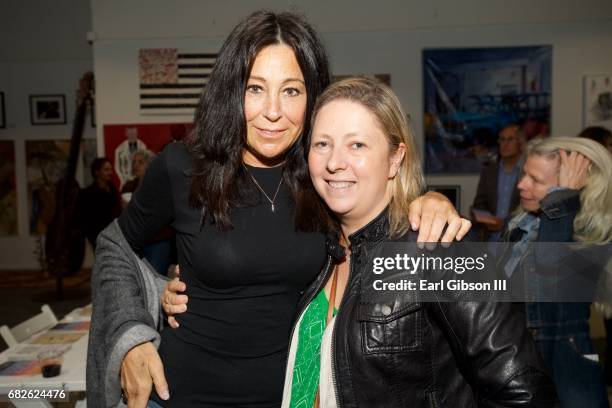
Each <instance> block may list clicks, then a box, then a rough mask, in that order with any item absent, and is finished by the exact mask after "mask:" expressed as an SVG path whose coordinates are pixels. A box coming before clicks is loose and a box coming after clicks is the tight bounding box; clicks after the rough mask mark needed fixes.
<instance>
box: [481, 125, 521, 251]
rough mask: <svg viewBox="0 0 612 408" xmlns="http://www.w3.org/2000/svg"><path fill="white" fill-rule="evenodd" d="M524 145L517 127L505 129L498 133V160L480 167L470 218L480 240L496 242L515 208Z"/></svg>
mask: <svg viewBox="0 0 612 408" xmlns="http://www.w3.org/2000/svg"><path fill="white" fill-rule="evenodd" d="M524 143H525V138H524V135H523V133H522V131H521V129H520V127H519V126H518V125H516V124H510V125H507V126H505V127H504V128H503V129H502V130H501V131H500V132H499V139H498V144H499V160H498V161H497V162H489V163H486V164H484V165H483V168H482V171H481V173H480V180H479V181H478V189H477V191H476V197H475V198H474V203H473V204H472V215H473V219H474V220H476V222H477V223H479V224H480V226H481V229H482V231H481V234H482V238H483V240H484V241H490V242H496V241H499V238H500V237H501V231H502V229H503V228H504V225H505V223H506V221H507V219H508V217H509V215H510V213H511V211H512V210H513V209H514V208H516V207H517V206H518V203H519V195H518V190H517V188H516V183H517V182H518V179H519V173H520V170H521V165H522V163H521V158H522V155H523V146H524Z"/></svg>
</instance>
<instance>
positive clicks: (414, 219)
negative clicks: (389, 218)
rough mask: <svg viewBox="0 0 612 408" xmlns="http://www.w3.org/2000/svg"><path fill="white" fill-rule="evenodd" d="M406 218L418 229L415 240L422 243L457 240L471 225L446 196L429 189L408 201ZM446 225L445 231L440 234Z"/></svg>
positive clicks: (414, 228)
mask: <svg viewBox="0 0 612 408" xmlns="http://www.w3.org/2000/svg"><path fill="white" fill-rule="evenodd" d="M408 219H409V220H410V225H411V226H412V229H413V230H414V231H417V230H418V231H419V236H418V238H417V241H418V242H423V243H424V242H438V241H440V242H444V243H450V242H452V241H453V240H457V241H459V240H461V239H462V238H463V237H464V236H465V234H467V232H468V231H469V230H470V227H471V226H472V223H471V222H470V221H469V220H467V219H465V218H461V216H460V215H459V213H457V210H456V209H455V207H454V206H453V204H452V203H451V202H450V200H449V199H448V198H446V196H444V195H443V194H440V193H437V192H434V191H429V192H427V193H425V194H424V195H422V196H419V197H417V198H416V199H415V200H414V201H412V203H410V209H409V214H408ZM446 225H448V226H447V228H446V232H445V233H444V236H442V231H443V230H444V227H445V226H446ZM440 237H441V238H440Z"/></svg>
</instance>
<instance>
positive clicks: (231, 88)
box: [88, 12, 469, 407]
mask: <svg viewBox="0 0 612 408" xmlns="http://www.w3.org/2000/svg"><path fill="white" fill-rule="evenodd" d="M328 82H329V73H328V64H327V58H326V55H325V52H324V49H323V47H322V45H321V43H320V40H319V39H318V37H317V35H316V33H315V32H314V30H313V29H312V28H311V27H310V26H309V25H308V24H307V23H306V22H305V21H304V20H302V19H301V18H299V17H297V16H295V15H293V14H289V13H280V14H276V13H272V12H256V13H254V14H252V15H251V16H250V17H248V18H247V19H246V20H244V21H243V22H241V23H240V24H239V25H238V26H237V27H236V28H235V29H234V30H233V31H232V33H231V34H230V35H229V37H228V38H227V40H226V41H225V43H224V45H223V46H222V48H221V51H220V53H219V57H218V59H217V62H216V65H215V68H214V70H213V72H212V74H211V77H210V79H209V82H208V84H207V86H206V92H205V93H204V94H203V95H202V98H201V100H200V105H199V107H198V110H197V113H196V117H195V121H196V129H195V132H194V134H193V135H192V137H191V140H190V141H189V143H188V145H187V147H184V146H182V145H180V144H172V145H169V146H168V148H166V150H165V151H164V152H162V153H161V154H160V155H159V156H158V157H157V158H156V160H155V161H154V162H153V163H152V164H151V166H150V168H149V171H148V173H147V175H146V176H145V178H144V180H143V183H142V185H141V186H140V188H139V189H138V190H137V191H136V193H135V194H134V196H133V198H132V200H131V202H130V205H129V206H128V208H127V210H126V211H125V212H124V213H123V214H122V216H121V217H120V218H119V222H118V226H119V230H120V235H121V236H120V237H118V238H117V237H116V236H112V234H110V233H112V232H113V231H110V232H109V235H108V238H109V241H112V240H113V239H115V238H116V241H117V242H120V241H121V242H122V239H123V237H124V238H125V240H127V243H128V244H129V246H130V247H131V248H132V249H133V250H134V251H135V252H136V253H138V252H139V251H140V250H141V248H142V245H143V243H144V241H145V240H146V239H147V238H148V237H149V236H150V235H151V234H153V233H154V232H155V231H157V230H158V229H159V228H161V227H162V226H164V225H168V224H169V225H171V226H172V227H173V228H174V230H175V231H176V239H177V250H178V258H179V264H180V265H181V277H182V279H183V280H184V282H185V283H186V284H187V287H188V290H187V294H188V296H189V299H190V301H189V311H188V312H187V313H184V314H182V315H181V316H180V317H178V322H179V323H180V327H179V328H178V330H164V331H163V332H162V334H161V344H160V346H159V355H160V357H161V361H160V359H159V357H158V356H157V353H156V352H155V348H154V346H153V344H152V343H151V342H150V341H154V340H155V339H156V337H155V336H156V334H155V333H154V332H153V331H152V330H151V326H152V327H155V319H150V316H148V315H147V313H146V310H145V312H143V313H142V314H138V313H137V312H134V308H136V309H138V308H140V309H141V310H142V309H143V307H142V303H143V300H142V299H141V298H142V297H143V296H144V295H142V292H143V291H142V290H140V289H138V288H136V289H132V287H133V282H129V281H125V282H123V281H122V282H121V283H118V280H120V279H121V277H120V276H117V271H120V270H121V268H122V267H125V262H123V261H124V260H123V258H122V257H117V256H115V255H116V254H115V253H113V252H112V250H105V253H104V255H105V259H108V262H107V264H106V265H107V266H105V264H103V263H102V262H101V261H100V258H101V257H99V258H98V263H99V267H98V269H97V271H96V273H95V274H94V283H93V284H94V299H93V303H94V315H93V320H92V335H91V336H90V338H94V339H95V334H96V333H100V334H101V335H102V334H104V335H105V336H106V339H109V342H108V343H105V344H104V345H100V344H98V343H95V340H94V344H92V343H91V342H90V349H95V350H92V351H91V352H92V353H100V356H102V355H103V351H104V350H102V349H103V347H108V346H109V344H110V347H109V350H106V355H109V356H110V358H109V360H108V361H109V362H108V363H106V362H104V363H102V362H98V360H100V358H96V357H95V356H93V357H92V356H91V355H90V360H91V361H92V363H91V364H88V378H89V376H90V373H91V375H92V376H94V375H96V369H97V370H103V371H104V375H107V377H108V378H110V380H109V381H112V380H113V379H116V377H114V375H116V373H113V372H112V370H111V371H109V372H108V373H107V372H106V371H107V368H108V367H109V366H112V367H114V366H115V365H116V361H117V356H120V357H121V359H122V360H121V361H122V362H121V367H122V370H121V384H122V388H123V391H124V396H125V397H126V398H127V401H128V404H129V405H130V406H134V407H136V406H144V405H145V404H146V401H147V399H148V398H149V393H150V391H151V387H152V382H151V378H153V381H154V383H155V392H153V393H152V394H151V399H152V400H153V401H155V403H158V404H160V405H162V406H168V407H175V406H176V407H188V406H189V407H192V406H199V407H213V406H228V407H237V406H240V407H245V406H249V407H278V406H279V405H280V402H281V397H282V386H283V372H284V368H285V364H286V358H287V349H288V340H289V332H290V329H291V323H292V320H293V317H294V313H295V311H296V306H297V303H298V300H299V298H300V296H301V294H302V292H303V290H304V289H305V287H306V286H307V285H308V284H309V283H310V282H312V280H313V279H314V278H315V276H316V275H317V274H318V273H319V271H320V270H321V268H322V266H323V264H324V262H325V260H326V248H325V238H324V234H322V232H324V231H325V230H326V228H327V213H326V210H325V208H324V205H323V204H322V202H321V201H320V199H319V197H318V196H317V194H316V192H315V191H314V189H313V187H312V185H311V182H310V178H309V173H308V167H307V163H306V159H305V158H306V153H305V151H306V149H305V141H304V138H302V137H301V136H302V135H303V134H307V133H308V132H309V130H310V129H309V127H310V122H309V118H310V115H311V112H312V109H313V106H314V103H315V100H316V98H317V96H318V95H319V94H320V93H321V92H322V91H323V89H324V88H325V87H326V86H327V85H328ZM441 201H442V202H441ZM421 203H423V207H427V206H429V210H428V211H425V210H423V211H422V212H421V213H420V214H422V216H421V218H422V224H423V228H422V229H423V230H425V231H422V238H423V239H422V240H424V241H425V240H433V239H434V237H435V240H437V239H438V237H439V235H440V231H441V230H442V228H443V225H444V224H445V222H446V221H447V219H448V220H449V227H448V228H447V232H446V234H445V237H444V239H445V240H450V239H452V238H454V237H455V235H458V236H463V235H464V234H465V232H466V231H467V229H468V228H469V223H468V222H467V221H465V220H462V219H460V218H459V217H458V216H457V215H456V213H455V212H454V210H452V209H451V208H449V207H450V205H449V204H448V202H447V201H443V200H441V199H440V198H439V197H438V196H433V198H431V199H430V202H429V203H424V202H423V200H421V201H417V202H416V204H415V206H414V207H413V208H414V209H415V211H416V214H412V215H411V216H412V217H415V215H416V217H415V218H416V219H418V218H419V215H420V214H419V211H420V206H421ZM436 209H441V210H442V211H441V213H438V215H437V216H434V213H436ZM415 218H413V219H415ZM428 220H429V221H428ZM416 224H417V225H418V222H416ZM426 224H427V226H426ZM430 231H431V235H430ZM109 245H110V244H109ZM117 251H119V249H117ZM110 265H112V266H110ZM108 276H115V277H116V278H115V279H109V278H108ZM130 285H132V286H130ZM146 293H150V294H151V295H152V296H156V295H157V294H155V293H153V292H146ZM112 299H117V300H116V301H113V300H112ZM145 301H146V299H145ZM97 305H99V306H97ZM102 308H105V312H106V313H104V314H102V312H101V311H100V309H102ZM115 308H117V309H120V310H115ZM96 309H98V313H100V315H97V310H96ZM97 316H99V317H97ZM147 316H148V317H147ZM153 317H154V318H155V317H156V316H153ZM96 319H99V321H98V322H96ZM147 319H148V320H147ZM103 328H105V329H106V330H104V329H103ZM143 333H145V334H143ZM141 343H142V344H141ZM100 346H101V347H100ZM128 350H129V351H128ZM126 351H128V352H127V354H126V353H125V352H126ZM123 355H125V358H123ZM96 362H98V365H96ZM162 363H163V372H162V370H161V368H162ZM164 373H165V379H167V380H168V384H167V385H166V383H165V379H164ZM98 375H99V374H98ZM92 378H93V377H92ZM105 387H106V388H104V389H102V390H96V391H95V392H94V393H93V394H92V392H91V391H90V388H89V384H88V400H89V401H93V400H95V398H96V397H101V398H105V393H106V394H108V393H109V392H110V391H108V390H109V389H110V388H112V386H110V385H105ZM109 387H110V388H109ZM90 394H92V395H91V396H90ZM106 398H107V400H106V404H111V405H112V403H113V402H114V401H113V400H112V398H114V395H113V396H110V397H108V396H107V397H106Z"/></svg>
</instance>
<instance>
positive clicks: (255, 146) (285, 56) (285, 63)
mask: <svg viewBox="0 0 612 408" xmlns="http://www.w3.org/2000/svg"><path fill="white" fill-rule="evenodd" d="M306 102H307V98H306V86H305V83H304V75H303V74H302V71H301V70H300V66H299V64H298V62H297V59H296V58H295V54H294V52H293V50H292V49H291V48H290V47H288V46H287V45H284V44H276V45H270V46H268V47H265V48H263V49H262V50H261V51H260V52H259V53H258V54H257V57H255V61H254V62H253V67H252V69H251V73H250V75H249V78H248V81H247V86H246V91H245V95H244V115H245V119H246V128H247V148H246V149H245V151H244V154H243V160H244V162H245V163H247V164H249V165H251V166H256V167H271V166H276V165H279V164H281V163H282V162H283V161H284V159H285V153H287V151H288V150H289V148H291V146H292V145H293V143H295V141H296V140H297V139H298V137H300V135H301V133H302V130H303V128H304V117H305V114H306Z"/></svg>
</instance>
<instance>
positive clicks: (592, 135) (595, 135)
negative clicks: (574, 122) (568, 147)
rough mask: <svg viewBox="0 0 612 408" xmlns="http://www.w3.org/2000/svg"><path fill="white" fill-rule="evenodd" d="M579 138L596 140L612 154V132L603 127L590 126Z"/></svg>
mask: <svg viewBox="0 0 612 408" xmlns="http://www.w3.org/2000/svg"><path fill="white" fill-rule="evenodd" d="M578 137H585V138H587V139H591V140H594V141H596V142H597V143H599V144H601V145H602V146H603V147H605V148H606V149H608V151H609V152H610V154H612V132H611V131H610V129H608V128H605V127H603V126H589V127H586V128H584V129H583V130H582V132H580V133H579V134H578Z"/></svg>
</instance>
